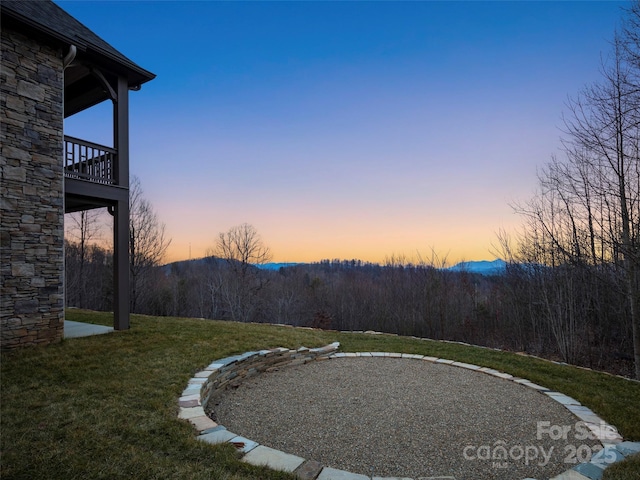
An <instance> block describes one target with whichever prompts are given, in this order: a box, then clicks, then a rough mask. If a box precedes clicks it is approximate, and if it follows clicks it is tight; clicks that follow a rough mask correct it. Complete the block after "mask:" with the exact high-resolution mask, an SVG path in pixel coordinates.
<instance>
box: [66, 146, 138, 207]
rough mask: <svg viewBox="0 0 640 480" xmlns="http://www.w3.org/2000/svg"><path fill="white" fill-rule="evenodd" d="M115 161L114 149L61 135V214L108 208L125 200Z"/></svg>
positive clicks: (117, 162) (126, 188)
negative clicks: (62, 169)
mask: <svg viewBox="0 0 640 480" xmlns="http://www.w3.org/2000/svg"><path fill="white" fill-rule="evenodd" d="M119 161H121V159H120V158H119V156H118V151H117V150H116V149H115V148H111V147H105V146H104V145H98V144H97V143H92V142H88V141H86V140H81V139H79V138H75V137H70V136H66V135H65V137H64V177H65V179H64V184H65V212H66V213H70V212H77V211H80V210H88V209H92V208H100V207H110V206H113V205H114V203H115V202H117V201H119V200H128V185H127V184H120V183H119V182H118V178H119V176H118V170H119V168H121V166H120V165H119Z"/></svg>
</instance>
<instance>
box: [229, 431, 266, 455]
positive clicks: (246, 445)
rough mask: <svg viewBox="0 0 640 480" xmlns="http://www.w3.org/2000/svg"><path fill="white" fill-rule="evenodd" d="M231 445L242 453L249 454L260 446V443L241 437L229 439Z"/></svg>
mask: <svg viewBox="0 0 640 480" xmlns="http://www.w3.org/2000/svg"><path fill="white" fill-rule="evenodd" d="M229 443H233V444H234V445H235V447H236V448H237V449H238V450H239V451H240V452H242V453H249V452H250V451H251V450H253V449H254V448H256V447H257V446H258V445H259V444H258V442H254V441H253V440H249V439H248V438H245V437H241V436H240V435H238V436H237V437H233V438H231V439H229Z"/></svg>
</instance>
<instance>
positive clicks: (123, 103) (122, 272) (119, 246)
mask: <svg viewBox="0 0 640 480" xmlns="http://www.w3.org/2000/svg"><path fill="white" fill-rule="evenodd" d="M116 91H117V94H118V97H117V99H116V101H115V102H114V112H113V121H114V125H113V135H114V142H113V143H114V147H115V148H116V150H117V151H118V161H117V162H116V165H115V172H114V173H115V181H116V185H118V186H119V187H123V188H126V191H127V198H126V199H122V200H118V201H117V202H116V205H115V209H114V216H113V225H114V228H113V282H114V285H113V289H114V297H113V303H114V305H113V316H114V318H113V328H114V329H115V330H126V329H128V328H129V288H130V285H129V195H128V193H129V85H128V83H127V80H126V79H125V78H123V77H118V84H117V89H116Z"/></svg>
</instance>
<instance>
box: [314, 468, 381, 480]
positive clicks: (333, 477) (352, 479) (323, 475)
mask: <svg viewBox="0 0 640 480" xmlns="http://www.w3.org/2000/svg"><path fill="white" fill-rule="evenodd" d="M317 480H369V477H368V476H367V475H360V474H358V473H351V472H347V471H345V470H338V469H337V468H329V467H327V468H323V469H322V472H320V475H319V476H318V479H317Z"/></svg>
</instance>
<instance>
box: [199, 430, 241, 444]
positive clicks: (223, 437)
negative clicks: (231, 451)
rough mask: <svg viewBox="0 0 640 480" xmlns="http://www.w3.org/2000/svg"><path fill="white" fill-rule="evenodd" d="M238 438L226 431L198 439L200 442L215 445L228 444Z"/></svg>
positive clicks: (205, 435) (208, 434)
mask: <svg viewBox="0 0 640 480" xmlns="http://www.w3.org/2000/svg"><path fill="white" fill-rule="evenodd" d="M237 436H238V435H236V434H235V433H233V432H230V431H229V430H226V429H225V430H216V431H215V432H211V433H205V434H204V435H200V436H199V437H198V440H200V441H203V442H207V443H211V444H214V445H215V444H216V443H224V442H228V441H229V440H231V439H232V438H235V437H237Z"/></svg>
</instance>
